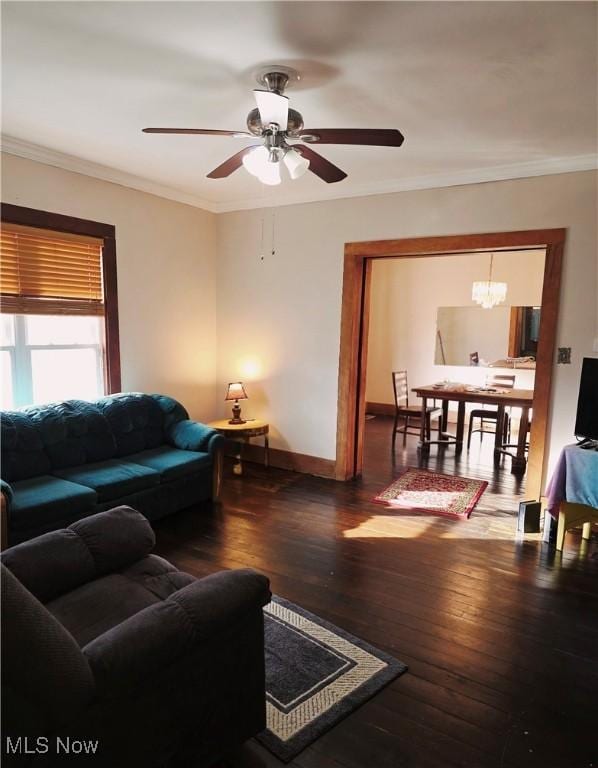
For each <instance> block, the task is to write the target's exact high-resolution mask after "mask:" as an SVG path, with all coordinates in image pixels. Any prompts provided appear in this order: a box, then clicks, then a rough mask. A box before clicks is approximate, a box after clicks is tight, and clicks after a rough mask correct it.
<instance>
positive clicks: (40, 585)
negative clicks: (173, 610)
mask: <svg viewBox="0 0 598 768" xmlns="http://www.w3.org/2000/svg"><path fill="white" fill-rule="evenodd" d="M111 523H112V524H111ZM155 543H156V537H155V535H154V532H153V530H152V527H151V525H150V524H149V522H148V521H147V519H146V518H145V517H144V516H143V515H142V514H140V513H139V512H136V511H135V510H134V509H131V508H130V507H115V508H114V509H111V510H109V511H107V512H101V513H98V514H96V515H90V516H89V517H85V518H83V519H82V520H78V521H77V522H76V523H73V524H72V525H70V526H69V527H68V528H64V529H62V530H59V531H50V533H44V534H42V535H41V536H38V537H37V538H35V539H31V540H29V541H24V542H23V543H22V544H17V545H15V546H14V547H11V548H10V549H7V550H6V551H5V552H4V553H3V554H2V562H3V564H4V565H5V566H6V567H7V568H9V569H10V570H11V571H12V573H13V574H14V575H15V576H16V577H17V578H18V579H19V581H20V582H21V584H23V586H25V587H26V588H27V589H28V590H29V592H31V593H32V594H33V595H35V597H36V598H37V599H38V600H41V601H42V602H44V603H47V602H48V601H49V600H53V599H54V598H56V597H58V596H59V595H63V594H65V593H66V592H70V591H72V590H73V589H75V588H76V587H79V586H81V585H82V584H86V583H87V582H89V581H92V580H93V579H97V578H99V577H101V576H103V575H105V574H107V573H111V572H113V571H117V570H120V569H121V568H124V567H126V566H127V565H130V564H131V563H134V562H136V561H137V560H141V559H142V558H143V557H145V556H146V555H148V554H149V553H150V552H151V551H152V549H153V548H154V545H155Z"/></svg>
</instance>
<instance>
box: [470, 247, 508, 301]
mask: <svg viewBox="0 0 598 768" xmlns="http://www.w3.org/2000/svg"><path fill="white" fill-rule="evenodd" d="M493 261H494V254H493V253H491V254H490V273H489V275H488V279H487V280H478V281H476V282H475V283H474V284H473V286H472V289H471V298H472V300H473V301H475V302H476V303H477V304H481V306H482V308H483V309H491V308H492V307H495V306H496V305H497V304H500V303H502V302H503V301H504V300H505V299H506V297H507V284H506V283H496V282H494V281H493V280H492V266H493Z"/></svg>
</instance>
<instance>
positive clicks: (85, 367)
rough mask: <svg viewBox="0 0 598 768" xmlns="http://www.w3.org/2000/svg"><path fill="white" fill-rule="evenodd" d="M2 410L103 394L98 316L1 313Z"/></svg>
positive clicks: (101, 346) (100, 335)
mask: <svg viewBox="0 0 598 768" xmlns="http://www.w3.org/2000/svg"><path fill="white" fill-rule="evenodd" d="M1 318H2V350H1V353H0V354H1V355H2V392H1V401H0V404H1V407H2V408H4V409H9V408H17V407H20V406H22V405H28V404H30V403H48V402H52V401H54V400H66V399H69V398H79V399H82V400H93V399H95V398H96V397H100V396H101V395H102V394H104V345H103V322H102V318H101V317H79V316H69V315H54V316H53V315H8V314H2V316H1Z"/></svg>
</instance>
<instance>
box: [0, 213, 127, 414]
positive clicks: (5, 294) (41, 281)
mask: <svg viewBox="0 0 598 768" xmlns="http://www.w3.org/2000/svg"><path fill="white" fill-rule="evenodd" d="M7 219H9V220H7ZM31 224H33V226H31ZM53 225H55V226H56V227H57V229H52V226H53ZM0 293H1V297H0V299H1V305H0V310H1V314H0V366H1V369H0V385H1V390H0V406H1V407H2V408H14V407H20V406H23V405H28V404H32V403H46V402H52V401H55V400H64V399H69V398H79V399H95V398H96V397H98V396H101V395H102V394H104V393H105V392H115V391H118V390H119V389H120V361H119V354H118V315H117V307H116V254H115V247H114V227H111V226H109V225H105V224H97V223H95V222H86V221H84V220H81V219H73V218H71V217H66V216H59V215H57V214H49V213H45V212H42V211H33V210H31V209H28V208H21V207H19V206H10V205H3V206H2V232H1V236H0Z"/></svg>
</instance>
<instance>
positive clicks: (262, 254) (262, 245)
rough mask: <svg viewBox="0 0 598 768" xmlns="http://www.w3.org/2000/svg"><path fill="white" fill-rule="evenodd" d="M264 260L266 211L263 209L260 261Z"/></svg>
mask: <svg viewBox="0 0 598 768" xmlns="http://www.w3.org/2000/svg"><path fill="white" fill-rule="evenodd" d="M263 260H264V212H263V210H262V236H261V240H260V261H263Z"/></svg>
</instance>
